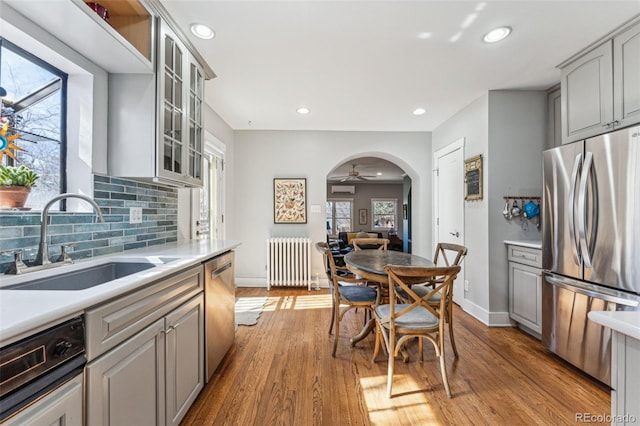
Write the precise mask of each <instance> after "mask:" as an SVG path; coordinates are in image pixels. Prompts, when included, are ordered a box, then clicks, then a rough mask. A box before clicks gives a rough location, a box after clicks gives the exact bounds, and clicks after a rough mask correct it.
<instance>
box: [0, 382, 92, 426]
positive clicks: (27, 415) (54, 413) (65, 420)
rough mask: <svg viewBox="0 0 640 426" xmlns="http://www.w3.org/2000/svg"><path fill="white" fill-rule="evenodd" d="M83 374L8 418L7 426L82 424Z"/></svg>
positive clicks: (75, 425) (67, 425)
mask: <svg viewBox="0 0 640 426" xmlns="http://www.w3.org/2000/svg"><path fill="white" fill-rule="evenodd" d="M82 382H83V378H82V375H79V376H76V377H75V378H73V379H71V380H70V381H68V382H66V383H64V384H63V385H61V386H60V387H58V388H56V389H55V390H54V391H52V392H51V393H49V394H48V395H46V396H45V397H43V398H42V399H40V400H39V401H37V402H35V403H33V404H32V405H30V406H29V407H27V408H25V409H24V410H23V411H20V412H19V413H18V414H16V415H15V416H13V417H11V418H10V419H9V420H7V421H6V422H5V423H3V425H5V426H19V425H30V426H50V425H66V426H81V425H82V424H83V421H82Z"/></svg>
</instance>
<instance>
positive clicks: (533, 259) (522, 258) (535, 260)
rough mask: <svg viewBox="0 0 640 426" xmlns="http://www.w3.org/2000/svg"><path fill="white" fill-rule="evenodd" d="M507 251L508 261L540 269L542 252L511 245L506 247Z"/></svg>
mask: <svg viewBox="0 0 640 426" xmlns="http://www.w3.org/2000/svg"><path fill="white" fill-rule="evenodd" d="M507 250H508V253H507V257H508V259H509V261H511V262H518V263H522V264H524V265H529V266H535V267H536V268H542V250H540V249H534V248H529V247H520V246H512V245H509V246H507Z"/></svg>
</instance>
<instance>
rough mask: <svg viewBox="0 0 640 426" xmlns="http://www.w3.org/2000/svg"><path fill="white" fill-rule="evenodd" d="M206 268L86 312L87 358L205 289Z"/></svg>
mask: <svg viewBox="0 0 640 426" xmlns="http://www.w3.org/2000/svg"><path fill="white" fill-rule="evenodd" d="M202 269H203V267H202V266H201V265H198V266H196V267H194V268H191V269H188V270H186V271H183V272H179V273H177V274H175V275H173V276H171V277H169V278H166V279H163V280H160V281H157V282H155V283H152V284H150V285H149V286H147V287H145V288H143V289H141V290H138V291H136V292H134V293H131V294H129V295H127V296H123V297H121V298H119V299H116V300H114V301H112V302H108V303H106V304H104V305H100V306H97V307H94V308H90V309H88V310H87V311H86V314H85V327H86V335H87V342H86V344H87V360H88V361H91V360H92V359H94V358H96V357H97V356H99V355H100V354H102V353H104V352H105V351H107V350H109V349H111V348H113V347H115V346H116V345H117V344H119V343H121V342H123V341H124V340H126V339H128V338H129V337H131V336H133V335H134V334H135V333H137V332H138V331H140V330H142V329H143V328H144V327H146V326H148V325H149V324H151V323H153V322H154V321H155V320H157V319H158V318H161V317H163V316H164V315H166V314H167V313H168V312H169V311H171V310H173V309H175V308H176V307H177V306H179V305H180V304H182V303H184V302H185V301H187V300H188V299H190V298H191V297H193V296H194V295H195V294H197V293H199V292H201V291H202V290H203V273H202Z"/></svg>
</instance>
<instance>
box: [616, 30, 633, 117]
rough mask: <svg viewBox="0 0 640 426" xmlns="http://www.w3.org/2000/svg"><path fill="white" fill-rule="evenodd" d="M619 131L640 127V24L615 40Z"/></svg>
mask: <svg viewBox="0 0 640 426" xmlns="http://www.w3.org/2000/svg"><path fill="white" fill-rule="evenodd" d="M613 90H614V96H613V100H614V103H613V111H614V120H617V121H618V123H617V124H616V127H626V126H629V125H632V124H636V123H640V22H639V23H637V24H636V25H635V26H632V27H631V28H629V29H627V30H626V31H624V32H622V33H621V34H619V35H617V36H616V37H615V38H614V39H613Z"/></svg>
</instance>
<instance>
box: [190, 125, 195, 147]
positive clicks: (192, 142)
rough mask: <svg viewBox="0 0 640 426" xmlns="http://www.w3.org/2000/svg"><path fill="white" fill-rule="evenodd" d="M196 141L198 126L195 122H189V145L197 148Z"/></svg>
mask: <svg viewBox="0 0 640 426" xmlns="http://www.w3.org/2000/svg"><path fill="white" fill-rule="evenodd" d="M195 143H196V128H195V127H194V125H193V123H189V147H190V148H195V146H196V145H195Z"/></svg>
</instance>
